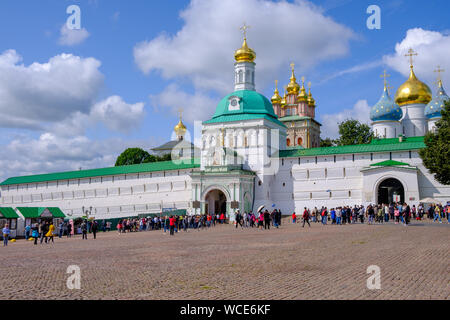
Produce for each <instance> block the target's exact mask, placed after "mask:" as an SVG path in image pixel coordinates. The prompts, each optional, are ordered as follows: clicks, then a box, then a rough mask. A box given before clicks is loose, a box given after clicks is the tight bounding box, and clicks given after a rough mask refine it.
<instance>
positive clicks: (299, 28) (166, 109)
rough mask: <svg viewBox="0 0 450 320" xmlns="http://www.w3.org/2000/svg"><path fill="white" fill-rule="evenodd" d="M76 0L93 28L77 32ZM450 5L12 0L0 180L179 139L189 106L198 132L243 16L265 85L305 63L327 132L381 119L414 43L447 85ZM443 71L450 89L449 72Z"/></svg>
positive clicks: (1, 47) (428, 78)
mask: <svg viewBox="0 0 450 320" xmlns="http://www.w3.org/2000/svg"><path fill="white" fill-rule="evenodd" d="M72 4H76V5H78V6H79V7H80V9H81V27H82V28H83V29H84V31H83V32H85V33H86V34H88V36H81V39H78V40H70V39H66V40H64V39H63V36H62V27H63V25H64V24H65V22H66V20H67V18H68V17H69V15H68V14H67V13H66V8H67V7H68V6H70V5H72ZM372 4H376V5H378V6H379V7H380V8H381V29H380V30H369V29H368V28H367V27H366V20H367V18H368V17H369V14H367V13H366V9H367V7H368V6H369V5H372ZM449 6H450V4H449V3H448V1H444V0H442V1H437V0H436V1H430V2H427V3H426V4H425V3H424V2H423V1H421V2H420V3H419V1H411V0H408V1H406V0H394V1H365V0H358V1H351V0H321V1H312V2H307V1H287V2H285V1H274V2H272V1H270V0H243V1H237V0H228V1H222V2H220V1H218V0H197V1H192V2H191V1H181V0H179V1H175V0H170V1H147V0H133V1H123V0H122V1H119V0H108V1H106V0H85V1H75V0H71V1H57V0H41V1H30V0H27V1H25V0H3V1H1V3H0V55H1V56H0V99H3V102H2V101H0V116H2V117H3V119H4V120H3V121H0V132H1V133H2V134H1V135H0V136H1V138H0V144H1V145H2V148H3V149H4V150H7V152H6V153H7V156H5V157H4V158H3V159H1V160H0V165H1V167H2V168H1V169H0V176H1V177H2V178H6V177H10V176H15V175H23V174H35V173H42V172H51V171H59V170H72V169H78V168H79V167H82V168H91V167H98V166H109V165H113V164H114V160H115V157H116V156H117V155H118V154H119V153H120V151H122V150H123V149H125V148H126V147H133V146H140V147H143V148H147V149H148V148H150V147H152V146H156V145H158V144H162V143H164V142H166V141H168V140H170V139H171V135H172V129H173V126H174V125H175V124H176V123H177V115H176V113H177V110H178V109H179V108H183V109H184V110H185V111H184V112H185V119H186V120H185V123H186V124H187V126H188V128H189V129H190V130H191V131H192V129H193V121H194V120H206V119H207V118H208V117H209V116H210V115H212V114H213V113H214V110H215V105H216V104H217V102H218V101H219V100H220V98H221V96H223V95H225V94H226V93H227V92H229V91H230V90H231V89H232V86H233V83H232V81H233V52H234V50H236V49H237V48H238V47H239V46H240V44H241V42H242V35H241V33H240V32H239V27H240V25H241V24H242V23H243V22H244V21H246V22H247V23H248V24H249V25H250V26H251V28H250V30H249V31H248V42H249V45H250V46H251V47H252V48H253V49H255V51H256V53H257V58H256V63H257V67H256V68H257V75H256V81H257V90H258V91H260V92H262V93H263V94H265V95H266V96H267V97H269V98H270V97H271V96H272V93H273V84H272V83H273V80H275V79H278V80H280V84H281V85H285V84H287V83H288V81H289V76H290V71H289V70H290V67H289V63H290V62H291V61H294V62H295V63H296V75H297V78H298V79H300V77H301V76H302V75H304V76H305V77H306V81H311V82H312V92H313V96H314V98H315V99H316V102H317V106H318V107H317V110H316V114H317V117H318V120H319V121H321V122H322V124H323V125H324V126H323V132H324V133H323V134H322V137H323V138H325V137H326V136H333V135H335V134H336V127H337V126H336V119H338V120H343V119H345V118H348V117H353V118H357V119H359V120H361V121H368V110H369V108H370V106H371V105H373V104H375V103H376V102H377V100H378V99H379V97H380V95H381V92H382V85H383V82H382V79H381V78H380V74H381V73H382V72H383V70H384V69H387V71H388V73H389V74H390V75H391V77H390V78H389V79H388V80H389V83H390V85H391V86H392V87H393V90H392V95H394V93H395V90H396V88H397V87H398V86H399V85H400V84H401V83H402V82H403V81H404V80H405V77H406V74H407V72H408V62H407V59H406V58H405V57H404V56H403V53H404V50H405V48H406V47H410V46H411V47H413V48H414V49H415V50H416V51H417V52H418V53H419V56H418V57H417V59H416V63H415V65H416V67H415V68H416V69H415V70H416V74H417V76H418V77H419V78H420V79H421V80H423V81H425V82H426V83H427V84H428V85H429V86H430V87H431V88H432V90H433V91H435V87H434V84H433V81H434V80H435V77H436V74H435V73H433V70H434V69H435V67H436V65H438V64H439V65H441V66H442V67H443V69H447V70H448V71H449V72H450V58H449V56H450V55H448V52H449V50H450V40H449V39H450V38H449V36H448V33H449V30H450V27H449V22H448V21H449V20H448V12H449ZM272 31H273V32H272ZM70 41H72V42H70ZM397 44H398V45H397ZM396 45H397V47H396ZM63 54H70V55H71V56H62V55H63ZM55 57H56V58H55ZM91 58H93V59H94V60H89V59H91ZM2 59H3V60H2ZM52 59H53V60H52ZM2 61H3V62H2ZM2 63H3V64H2ZM33 63H34V64H35V67H32V64H33ZM45 64H49V65H51V67H50V68H55V69H52V70H57V71H54V72H48V70H46V67H45V66H44V65H45ZM55 66H58V68H56V67H55ZM2 68H3V69H2ZM21 70H26V71H21ZM77 70H79V72H77ZM47 77H50V78H51V79H48V78H47ZM443 78H444V86H445V85H446V80H447V79H448V80H450V77H449V75H448V73H444V75H443ZM47 80H48V81H47ZM299 81H300V80H299ZM47 82H48V83H47ZM447 82H448V81H447ZM2 87H3V88H2ZM74 87H75V88H74ZM29 88H32V90H31V91H32V94H31V93H30V94H29V93H28V92H27V90H29ZM52 108H54V109H52ZM46 112H48V113H49V114H48V115H47V114H46ZM32 114H33V115H32ZM53 115H54V116H53Z"/></svg>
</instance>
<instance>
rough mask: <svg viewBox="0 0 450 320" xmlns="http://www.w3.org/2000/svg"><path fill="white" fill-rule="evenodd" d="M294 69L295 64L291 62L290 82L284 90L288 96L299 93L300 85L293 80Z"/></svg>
mask: <svg viewBox="0 0 450 320" xmlns="http://www.w3.org/2000/svg"><path fill="white" fill-rule="evenodd" d="M294 67H295V64H294V63H293V62H292V63H291V69H292V74H291V81H290V82H289V84H288V86H287V89H286V90H287V93H288V94H295V95H297V94H298V93H299V91H300V85H299V84H298V83H297V79H296V78H295V73H294V71H295V70H294Z"/></svg>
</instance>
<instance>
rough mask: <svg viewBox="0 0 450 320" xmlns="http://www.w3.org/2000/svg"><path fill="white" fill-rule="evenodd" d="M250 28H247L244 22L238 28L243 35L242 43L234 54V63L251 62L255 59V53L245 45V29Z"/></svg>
mask: <svg viewBox="0 0 450 320" xmlns="http://www.w3.org/2000/svg"><path fill="white" fill-rule="evenodd" d="M249 28H250V26H247V25H246V24H245V22H244V25H243V26H242V27H241V28H240V30H242V32H243V34H244V42H243V43H242V47H241V48H240V49H238V50H236V52H235V53H234V59H235V60H236V62H253V61H254V60H255V58H256V53H255V51H253V50H252V49H250V48H249V47H248V45H247V29H249Z"/></svg>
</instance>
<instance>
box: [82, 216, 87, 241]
mask: <svg viewBox="0 0 450 320" xmlns="http://www.w3.org/2000/svg"><path fill="white" fill-rule="evenodd" d="M81 233H82V234H83V237H82V239H83V240H84V239H86V240H87V223H86V221H83V223H82V224H81Z"/></svg>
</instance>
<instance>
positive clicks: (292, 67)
mask: <svg viewBox="0 0 450 320" xmlns="http://www.w3.org/2000/svg"><path fill="white" fill-rule="evenodd" d="M294 67H295V63H293V62H291V69H292V72H294Z"/></svg>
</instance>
